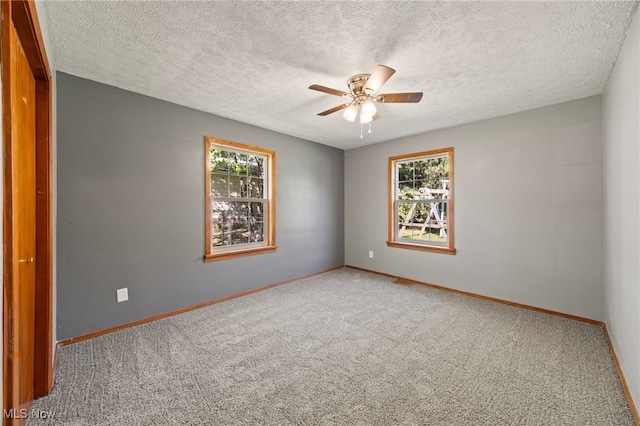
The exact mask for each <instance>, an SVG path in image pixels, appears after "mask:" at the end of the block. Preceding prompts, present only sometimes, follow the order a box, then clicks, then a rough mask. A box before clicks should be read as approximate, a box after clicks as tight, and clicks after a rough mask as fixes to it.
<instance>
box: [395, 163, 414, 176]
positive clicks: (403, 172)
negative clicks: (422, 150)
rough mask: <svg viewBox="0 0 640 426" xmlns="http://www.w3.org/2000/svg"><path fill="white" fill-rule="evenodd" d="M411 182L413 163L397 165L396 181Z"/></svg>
mask: <svg viewBox="0 0 640 426" xmlns="http://www.w3.org/2000/svg"><path fill="white" fill-rule="evenodd" d="M403 180H413V162H408V163H400V164H398V181H403Z"/></svg>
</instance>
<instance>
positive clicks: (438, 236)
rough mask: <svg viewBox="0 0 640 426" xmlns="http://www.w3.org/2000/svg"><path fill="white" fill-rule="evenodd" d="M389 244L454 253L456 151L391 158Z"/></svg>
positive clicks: (444, 150) (439, 150) (446, 149)
mask: <svg viewBox="0 0 640 426" xmlns="http://www.w3.org/2000/svg"><path fill="white" fill-rule="evenodd" d="M387 245H388V246H390V247H401V248H408V249H413V250H423V251H433V252H438V253H446V254H455V252H456V250H455V248H454V245H453V148H444V149H438V150H434V151H426V152H419V153H416V154H409V155H400V156H397V157H390V158H389V238H388V241H387Z"/></svg>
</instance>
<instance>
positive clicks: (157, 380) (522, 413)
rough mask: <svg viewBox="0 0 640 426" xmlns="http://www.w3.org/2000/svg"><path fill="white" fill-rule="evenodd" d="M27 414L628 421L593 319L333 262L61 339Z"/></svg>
mask: <svg viewBox="0 0 640 426" xmlns="http://www.w3.org/2000/svg"><path fill="white" fill-rule="evenodd" d="M34 409H37V410H42V411H45V412H46V411H49V412H54V413H55V416H54V417H53V419H49V420H41V419H30V421H29V423H28V424H29V425H31V426H34V425H52V424H60V425H242V424H246V425H256V424H265V425H325V424H326V425H400V424H402V425H493V426H496V425H536V426H539V425H577V426H588V425H598V426H602V425H633V419H632V416H631V413H630V411H629V408H628V406H627V403H626V400H625V397H624V394H623V392H622V389H621V386H620V382H619V379H618V376H617V374H616V370H615V366H614V364H613V361H612V359H611V354H610V352H609V348H608V346H607V342H606V338H605V336H604V333H603V330H602V329H601V328H600V327H597V326H593V325H589V324H585V323H581V322H576V321H572V320H567V319H563V318H559V317H555V316H551V315H546V314H541V313H537V312H532V311H528V310H524V309H519V308H514V307H510V306H505V305H502V304H497V303H493V302H488V301H484V300H481V299H477V298H471V297H466V296H461V295H457V294H453V293H449V292H445V291H441V290H435V289H431V288H427V287H423V286H418V285H414V286H407V285H400V284H394V283H393V280H392V279H389V278H385V277H381V276H377V275H372V274H368V273H364V272H359V271H356V270H353V269H348V268H345V269H339V270H336V271H332V272H329V273H325V274H322V275H318V276H315V277H312V278H307V279H304V280H300V281H297V282H294V283H290V284H287V285H284V286H280V287H277V288H274V289H271V290H267V291H263V292H259V293H255V294H252V295H249V296H245V297H242V298H238V299H233V300H230V301H227V302H224V303H220V304H217V305H213V306H210V307H207V308H203V309H199V310H197V311H192V312H188V313H185V314H181V315H178V316H174V317H171V318H166V319H163V320H159V321H156V322H154V323H150V324H145V325H141V326H138V327H134V328H130V329H127V330H123V331H119V332H116V333H112V334H109V335H105V336H102V337H99V338H95V339H91V340H87V341H83V342H79V343H75V344H72V345H69V346H65V347H63V348H61V351H60V354H59V363H58V368H57V375H56V383H55V388H54V391H53V393H52V394H51V395H49V396H48V397H46V398H42V399H40V400H38V401H36V402H35V403H34Z"/></svg>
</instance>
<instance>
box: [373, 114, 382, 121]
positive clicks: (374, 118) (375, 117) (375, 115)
mask: <svg viewBox="0 0 640 426" xmlns="http://www.w3.org/2000/svg"><path fill="white" fill-rule="evenodd" d="M378 118H380V114H378V113H377V112H376V113H375V114H373V118H372V119H371V121H376V120H377V119H378Z"/></svg>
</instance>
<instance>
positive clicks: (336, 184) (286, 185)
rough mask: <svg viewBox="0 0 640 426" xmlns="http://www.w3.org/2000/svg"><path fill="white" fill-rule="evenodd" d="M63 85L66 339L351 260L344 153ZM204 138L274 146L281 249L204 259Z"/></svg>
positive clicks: (61, 220)
mask: <svg viewBox="0 0 640 426" xmlns="http://www.w3.org/2000/svg"><path fill="white" fill-rule="evenodd" d="M57 78H58V81H57V84H58V96H57V102H58V105H57V106H58V162H57V173H58V175H57V177H58V217H57V232H58V234H57V239H58V241H57V260H58V265H57V267H58V269H57V302H58V322H57V326H58V339H60V340H63V339H66V338H70V337H74V336H78V335H82V334H86V333H89V332H93V331H97V330H102V329H105V328H108V327H113V326H117V325H120V324H124V323H127V322H131V321H134V320H138V319H142V318H147V317H149V316H153V315H157V314H162V313H165V312H169V311H172V310H176V309H179V308H182V307H186V306H191V305H194V304H198V303H202V302H206V301H209V300H213V299H216V298H219V297H223V296H227V295H231V294H235V293H239V292H242V291H246V290H250V289H254V288H257V287H261V286H264V285H267V284H271V283H277V282H281V281H284V280H287V279H291V278H295V277H299V276H302V275H306V274H310V273H314V272H318V271H322V270H324V269H328V268H332V267H335V266H340V265H342V264H343V263H344V224H343V220H344V217H343V215H344V201H343V200H344V192H343V191H344V152H343V151H341V150H338V149H335V148H331V147H328V146H324V145H319V144H316V143H312V142H309V141H305V140H301V139H297V138H294V137H291V136H286V135H283V134H279V133H275V132H271V131H267V130H264V129H260V128H257V127H253V126H250V125H246V124H242V123H238V122H235V121H232V120H228V119H225V118H221V117H217V116H214V115H210V114H206V113H203V112H199V111H196V110H192V109H189V108H185V107H181V106H178V105H175V104H171V103H168V102H164V101H160V100H157V99H153V98H149V97H146V96H142V95H139V94H136V93H132V92H127V91H124V90H120V89H117V88H114V87H110V86H106V85H103V84H99V83H96V82H92V81H89V80H84V79H81V78H77V77H74V76H70V75H68V74H64V73H58V76H57ZM205 135H208V136H215V137H218V138H223V139H228V140H232V141H236V142H241V143H246V144H249V145H255V146H260V147H264V148H268V149H273V150H275V151H276V192H277V196H276V202H277V205H276V207H277V213H276V217H277V222H276V242H277V245H278V250H277V252H276V253H272V254H265V255H258V256H250V257H244V258H240V259H233V260H226V261H220V262H213V263H203V261H202V256H203V254H204V137H205ZM120 287H128V288H129V301H128V302H124V303H116V289H118V288H120Z"/></svg>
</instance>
